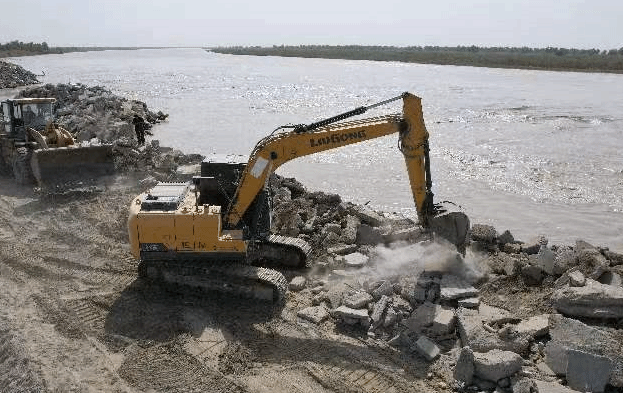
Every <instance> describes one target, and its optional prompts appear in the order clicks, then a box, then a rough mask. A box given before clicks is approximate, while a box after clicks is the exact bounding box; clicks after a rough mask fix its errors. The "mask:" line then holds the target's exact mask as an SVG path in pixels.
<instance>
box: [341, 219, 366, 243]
mask: <svg viewBox="0 0 623 393" xmlns="http://www.w3.org/2000/svg"><path fill="white" fill-rule="evenodd" d="M359 225H361V221H360V220H359V219H358V218H357V217H355V216H352V215H348V216H346V226H345V227H344V229H343V230H342V236H341V237H340V241H342V242H344V243H346V244H353V243H355V242H356V241H357V229H358V228H359Z"/></svg>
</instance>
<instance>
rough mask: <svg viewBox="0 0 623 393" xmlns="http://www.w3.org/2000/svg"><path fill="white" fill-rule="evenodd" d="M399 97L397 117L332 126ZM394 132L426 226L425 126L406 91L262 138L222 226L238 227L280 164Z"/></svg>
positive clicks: (428, 199)
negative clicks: (378, 101)
mask: <svg viewBox="0 0 623 393" xmlns="http://www.w3.org/2000/svg"><path fill="white" fill-rule="evenodd" d="M400 98H402V100H403V113H402V115H387V116H379V117H373V118H368V119H363V120H355V121H349V122H340V123H335V122H336V121H340V120H343V119H345V118H347V117H350V116H355V115H360V114H362V113H364V112H365V111H366V110H367V109H369V108H373V107H376V106H379V105H383V104H386V103H389V102H391V101H395V100H397V99H400ZM332 123H333V124H332ZM393 133H398V134H399V136H398V137H399V142H400V143H399V146H400V149H401V151H402V153H403V155H404V158H405V162H406V165H407V172H408V174H409V181H410V184H411V192H412V194H413V199H414V202H415V205H416V207H417V212H418V218H419V220H420V222H421V223H422V224H423V225H424V226H427V225H428V220H429V218H430V215H431V214H432V210H433V209H432V193H431V191H430V189H431V185H432V182H431V180H430V169H429V168H430V167H429V164H428V132H427V131H426V126H425V125H424V117H423V114H422V103H421V99H420V98H419V97H417V96H414V95H413V94H410V93H403V94H402V95H401V96H398V97H396V98H393V99H390V100H386V101H383V102H380V103H378V104H374V105H371V106H369V107H360V108H357V109H355V110H353V111H350V112H346V113H344V114H342V115H338V116H334V117H332V118H329V119H326V120H323V121H319V122H316V123H313V124H311V125H308V126H305V125H301V126H296V127H295V128H294V131H288V132H281V133H273V134H271V135H269V136H268V137H266V138H264V139H262V140H261V141H260V142H258V144H257V145H256V146H255V149H254V150H253V152H252V153H251V156H250V158H249V162H248V164H247V167H246V169H245V171H244V173H243V174H242V177H241V180H240V182H239V183H238V188H237V190H236V193H235V194H234V198H233V200H232V203H231V204H230V206H229V209H228V210H227V213H226V215H225V220H224V224H225V225H226V226H231V227H235V226H236V225H237V224H238V222H239V221H240V219H241V217H242V216H243V215H244V213H245V212H246V210H247V209H248V208H249V206H250V205H251V203H252V202H253V200H254V199H255V197H256V196H257V195H258V193H260V192H261V190H262V189H263V188H264V185H265V183H266V179H267V178H268V176H269V175H270V174H271V173H272V172H274V171H275V170H276V169H277V168H278V167H279V166H281V165H283V164H284V163H285V162H288V161H290V160H292V159H295V158H298V157H302V156H306V155H309V154H313V153H318V152H321V151H325V150H330V149H335V148H338V147H341V146H346V145H350V144H353V143H359V142H363V141H366V140H370V139H374V138H378V137H381V136H385V135H390V134H393Z"/></svg>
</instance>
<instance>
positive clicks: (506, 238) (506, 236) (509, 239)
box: [498, 229, 515, 244]
mask: <svg viewBox="0 0 623 393" xmlns="http://www.w3.org/2000/svg"><path fill="white" fill-rule="evenodd" d="M498 242H499V243H500V244H507V243H513V242H515V238H514V237H513V235H512V234H511V233H510V231H509V230H508V229H507V230H505V231H504V233H502V234H501V235H500V236H498Z"/></svg>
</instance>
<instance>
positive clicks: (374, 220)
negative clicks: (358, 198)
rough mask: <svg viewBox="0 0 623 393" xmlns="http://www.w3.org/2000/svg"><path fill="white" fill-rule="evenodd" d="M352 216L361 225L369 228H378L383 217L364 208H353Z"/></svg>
mask: <svg viewBox="0 0 623 393" xmlns="http://www.w3.org/2000/svg"><path fill="white" fill-rule="evenodd" d="M353 214H354V215H355V216H357V218H359V219H360V220H361V222H362V223H365V224H367V225H369V226H372V227H378V226H381V225H382V224H383V216H381V215H380V214H378V213H377V212H375V211H373V210H371V209H368V208H367V207H365V206H360V205H358V206H355V207H354V208H353Z"/></svg>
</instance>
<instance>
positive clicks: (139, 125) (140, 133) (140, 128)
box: [132, 115, 145, 146]
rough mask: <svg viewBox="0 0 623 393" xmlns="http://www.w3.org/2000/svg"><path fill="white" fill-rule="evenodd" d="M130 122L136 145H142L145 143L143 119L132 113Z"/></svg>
mask: <svg viewBox="0 0 623 393" xmlns="http://www.w3.org/2000/svg"><path fill="white" fill-rule="evenodd" d="M132 123H134V132H136V140H137V141H138V145H139V146H143V145H144V144H145V120H143V118H142V117H140V116H139V115H134V119H132Z"/></svg>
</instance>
